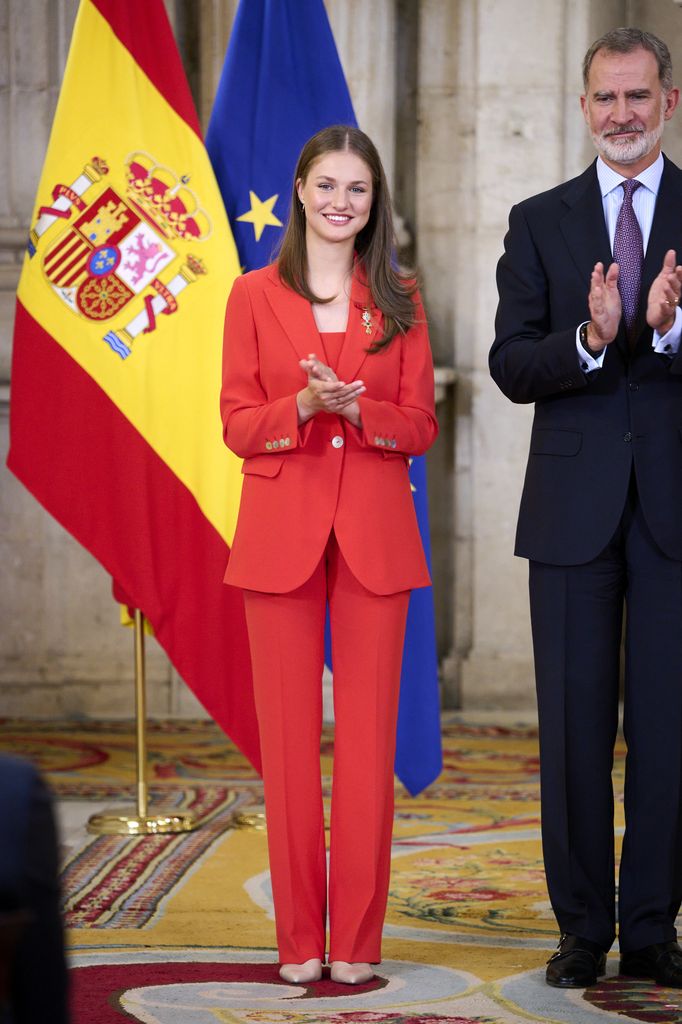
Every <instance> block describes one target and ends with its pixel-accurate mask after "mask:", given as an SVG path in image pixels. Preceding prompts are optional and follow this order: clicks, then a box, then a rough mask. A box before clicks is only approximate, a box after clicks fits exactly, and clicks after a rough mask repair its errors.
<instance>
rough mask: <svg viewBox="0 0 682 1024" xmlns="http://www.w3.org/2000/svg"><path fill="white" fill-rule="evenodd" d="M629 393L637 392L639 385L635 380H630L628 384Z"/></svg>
mask: <svg viewBox="0 0 682 1024" xmlns="http://www.w3.org/2000/svg"><path fill="white" fill-rule="evenodd" d="M629 388H630V391H639V384H638V383H637V381H635V380H631V381H630V384H629Z"/></svg>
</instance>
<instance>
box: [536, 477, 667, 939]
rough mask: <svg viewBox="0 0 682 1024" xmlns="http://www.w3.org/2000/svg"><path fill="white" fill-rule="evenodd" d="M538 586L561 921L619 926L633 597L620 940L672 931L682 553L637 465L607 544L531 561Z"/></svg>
mask: <svg viewBox="0 0 682 1024" xmlns="http://www.w3.org/2000/svg"><path fill="white" fill-rule="evenodd" d="M584 528H585V529H589V523H585V524H584ZM530 597H531V619H532V628H533V647H534V654H535V671H536V684H537V694H538V710H539V721H540V762H541V791H542V838H543V851H544V858H545V868H546V874H547V884H548V888H549V894H550V899H551V901H552V906H553V908H554V912H555V914H556V917H557V920H558V923H559V927H560V928H561V931H562V932H570V933H572V934H574V935H579V936H581V937H583V938H587V939H591V940H592V941H593V942H596V943H598V944H599V945H600V946H601V947H602V948H603V949H608V948H609V947H610V946H611V944H612V942H613V939H614V937H615V869H614V836H613V811H614V803H613V788H612V782H611V770H612V766H613V749H614V743H615V739H616V733H617V727H618V695H619V694H618V691H619V667H620V666H619V663H620V650H621V637H622V617H623V606H624V605H625V608H626V612H627V614H626V628H625V689H624V733H625V740H626V744H627V758H626V769H625V822H626V830H625V836H624V839H623V849H622V855H621V863H620V875H619V891H618V920H619V941H620V948H621V952H630V951H632V950H636V949H641V948H642V947H644V946H648V945H650V944H652V943H655V942H665V941H668V940H671V939H674V938H675V937H676V932H675V917H676V915H677V912H678V910H679V907H680V901H681V899H682V815H681V806H682V793H681V786H682V562H678V561H675V560H674V559H670V558H668V557H666V555H664V554H663V552H662V551H661V550H660V548H659V547H658V546H657V545H656V543H655V541H654V540H653V538H652V536H651V533H650V531H649V529H648V527H647V524H646V520H645V518H644V515H643V512H642V507H641V504H640V502H639V499H638V495H637V488H636V484H635V480H634V475H633V478H632V481H631V485H630V489H629V494H628V498H627V502H626V507H625V509H624V511H623V515H622V518H621V521H620V524H619V526H618V529H617V530H616V533H615V535H614V537H613V538H612V540H611V542H610V543H609V544H608V545H607V546H606V548H605V549H604V550H603V551H602V552H601V554H600V555H599V556H598V557H597V558H596V559H594V561H592V562H589V563H587V564H585V565H572V566H557V565H546V564H542V563H538V562H531V564H530Z"/></svg>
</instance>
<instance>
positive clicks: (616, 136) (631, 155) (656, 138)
mask: <svg viewBox="0 0 682 1024" xmlns="http://www.w3.org/2000/svg"><path fill="white" fill-rule="evenodd" d="M664 125H665V117H664V107H663V106H661V116H660V120H659V122H658V124H657V125H656V127H655V128H652V129H651V131H648V132H647V131H645V130H644V128H642V126H641V125H628V128H627V131H628V132H629V133H632V132H637V135H636V136H635V138H634V139H633V138H628V136H627V135H626V133H625V131H624V130H622V129H621V130H620V131H619V130H618V129H611V131H608V132H593V133H592V141H593V143H594V145H595V148H596V150H597V152H598V153H599V155H600V156H602V157H605V158H606V159H607V160H609V161H610V162H611V163H614V164H634V163H637V161H638V160H642V159H643V157H645V156H648V155H649V153H651V151H652V150H653V149H654V148H655V147H656V146H657V145H658V143H659V142H660V140H661V136H662V135H663V127H664Z"/></svg>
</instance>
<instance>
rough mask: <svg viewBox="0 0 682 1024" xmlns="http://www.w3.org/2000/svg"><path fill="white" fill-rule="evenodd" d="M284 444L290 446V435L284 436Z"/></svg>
mask: <svg viewBox="0 0 682 1024" xmlns="http://www.w3.org/2000/svg"><path fill="white" fill-rule="evenodd" d="M284 444H285V446H286V447H287V448H288V447H289V445H290V444H291V438H290V437H285V438H284Z"/></svg>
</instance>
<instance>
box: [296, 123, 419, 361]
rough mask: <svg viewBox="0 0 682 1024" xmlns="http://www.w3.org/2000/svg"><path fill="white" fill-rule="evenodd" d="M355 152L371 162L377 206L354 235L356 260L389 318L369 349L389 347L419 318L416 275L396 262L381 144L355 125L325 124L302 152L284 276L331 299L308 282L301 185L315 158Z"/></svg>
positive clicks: (306, 292)
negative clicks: (394, 263) (300, 194)
mask: <svg viewBox="0 0 682 1024" xmlns="http://www.w3.org/2000/svg"><path fill="white" fill-rule="evenodd" d="M339 152H350V153H355V154H356V155H357V156H359V157H360V158H361V159H362V160H364V162H365V163H366V164H367V167H368V168H369V170H370V172H371V174H372V209H371V211H370V215H369V220H368V221H367V223H366V224H365V226H364V228H363V229H362V231H360V232H359V234H358V236H357V238H356V239H355V251H356V254H357V261H358V263H359V264H360V267H361V268H362V270H363V271H364V273H365V277H366V279H367V284H368V287H369V291H370V294H371V296H372V301H373V302H374V304H375V305H376V307H377V309H378V310H379V311H380V312H381V314H382V316H383V321H384V333H383V337H382V338H380V339H379V340H377V341H375V342H374V343H373V344H372V346H371V347H370V349H369V351H370V352H372V353H374V352H378V351H379V350H380V349H382V348H384V347H385V346H386V345H388V343H389V342H390V341H391V340H392V339H393V338H394V337H395V335H396V334H398V333H400V334H405V333H406V332H407V331H408V330H409V329H410V327H412V326H414V324H415V321H416V310H415V305H414V302H413V300H412V295H413V294H414V292H415V290H416V288H417V284H416V281H415V280H414V277H413V276H412V277H407V276H405V275H404V274H401V273H400V272H399V271H398V270H396V268H395V267H394V265H393V263H392V255H393V251H394V248H395V233H394V230H393V217H392V214H391V197H390V195H389V192H388V184H387V181H386V175H385V173H384V168H383V166H382V164H381V158H380V157H379V154H378V152H377V148H376V146H375V145H374V143H373V142H372V140H371V139H370V138H369V136H367V135H365V133H364V132H361V131H360V129H359V128H353V127H352V126H351V125H346V124H335V125H332V126H331V127H330V128H323V129H322V131H319V132H317V134H316V135H313V137H312V138H311V139H308V141H307V142H306V144H305V146H304V147H303V149H302V150H301V155H300V156H299V158H298V164H297V165H296V171H295V173H294V187H293V192H292V196H291V207H290V210H289V219H288V221H287V226H286V229H285V232H284V237H283V239H282V244H281V247H280V250H279V257H278V263H277V266H278V270H279V276H280V278H281V279H282V281H284V283H285V284H286V285H288V286H289V288H291V289H293V291H295V292H298V294H299V295H302V296H303V298H305V299H307V300H308V302H314V303H325V302H331V301H332V299H333V298H334V296H330V297H329V298H324V299H323V298H320V297H319V296H317V295H314V294H313V292H312V291H311V289H310V286H309V285H308V280H307V274H308V255H307V250H306V239H305V233H306V219H305V212H304V210H303V207H302V206H301V203H300V202H299V198H298V192H297V188H296V186H297V183H298V182H299V181H303V182H305V180H306V178H307V176H308V174H309V173H310V170H311V168H312V166H313V164H314V163H315V161H316V160H319V158H320V157H322V156H325V155H326V154H327V153H339Z"/></svg>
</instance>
